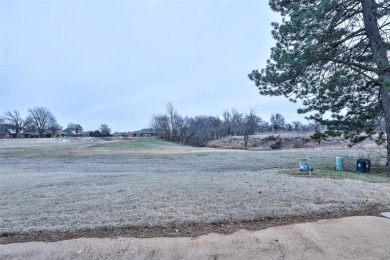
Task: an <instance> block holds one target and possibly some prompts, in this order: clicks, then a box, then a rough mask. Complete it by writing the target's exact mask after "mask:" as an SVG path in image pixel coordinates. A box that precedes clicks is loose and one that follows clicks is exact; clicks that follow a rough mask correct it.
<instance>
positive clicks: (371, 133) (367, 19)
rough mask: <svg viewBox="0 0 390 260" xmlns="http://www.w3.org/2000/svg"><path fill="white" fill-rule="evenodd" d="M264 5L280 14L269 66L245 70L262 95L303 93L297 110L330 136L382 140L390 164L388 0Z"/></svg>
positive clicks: (295, 0) (273, 0) (276, 0)
mask: <svg viewBox="0 0 390 260" xmlns="http://www.w3.org/2000/svg"><path fill="white" fill-rule="evenodd" d="M269 4H270V7H271V8H272V10H274V11H275V12H278V13H280V14H281V15H282V16H283V20H282V22H281V23H280V24H279V23H273V24H272V25H273V27H274V30H273V31H272V35H273V37H274V38H275V39H276V41H277V43H276V46H275V47H274V48H272V49H271V58H270V59H269V60H268V61H267V66H266V68H265V69H262V70H261V71H258V70H254V71H253V72H252V73H251V74H249V78H250V79H251V80H253V81H254V82H255V84H256V86H257V87H258V88H259V91H260V94H261V95H271V96H272V95H273V96H280V95H283V96H285V97H287V98H288V99H289V100H291V101H293V102H296V101H297V100H302V103H303V106H304V107H303V108H301V109H299V110H298V112H299V113H309V116H308V118H309V119H313V120H315V121H317V122H320V123H321V124H325V125H327V126H328V132H327V134H328V135H344V137H346V138H348V139H349V140H351V141H352V142H355V143H356V142H360V141H362V140H364V139H366V138H376V140H377V141H378V143H385V142H386V141H387V165H388V166H390V66H389V57H390V18H389V17H390V0H290V1H286V0H270V2H269ZM329 115H330V116H329ZM329 118H330V119H329ZM381 120H382V121H383V120H384V121H385V127H381V124H380V122H381ZM384 133H387V137H386V138H384V136H385V135H384ZM378 137H379V138H378Z"/></svg>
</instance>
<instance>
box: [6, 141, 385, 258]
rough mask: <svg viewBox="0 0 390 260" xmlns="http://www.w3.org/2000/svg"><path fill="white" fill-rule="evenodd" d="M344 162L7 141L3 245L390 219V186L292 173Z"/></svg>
mask: <svg viewBox="0 0 390 260" xmlns="http://www.w3.org/2000/svg"><path fill="white" fill-rule="evenodd" d="M340 155H348V156H352V157H353V156H357V152H356V151H354V150H351V149H346V150H342V149H336V150H331V149H328V150H326V151H322V150H319V149H316V150H308V149H301V150H300V149H291V150H285V151H242V150H222V149H210V148H193V147H185V146H180V145H175V144H171V143H166V142H162V141H159V140H155V139H146V141H145V140H143V141H140V140H139V139H135V140H114V141H103V140H99V139H93V138H83V139H58V140H57V139H26V140H0V180H1V182H0V183H1V185H0V194H1V196H0V244H8V243H14V242H26V241H60V240H64V239H70V238H79V237H95V238H97V237H111V238H112V237H160V236H168V237H183V236H185V237H196V236H199V235H202V234H208V233H210V232H219V233H223V234H231V233H232V232H236V231H237V230H239V229H242V228H244V229H250V230H258V229H261V228H266V227H270V226H277V225H285V224H291V223H297V222H305V221H313V220H317V219H322V218H333V217H342V216H352V215H374V216H375V215H378V212H380V211H388V210H389V209H390V182H387V179H384V180H386V181H385V182H379V183H370V182H365V181H359V180H350V179H340V180H332V179H326V178H313V177H306V176H304V177H294V176H291V175H288V174H286V172H291V170H293V169H297V163H298V159H299V158H301V157H306V156H310V158H311V159H312V161H313V162H314V163H315V164H316V165H317V167H319V168H326V167H331V166H330V165H333V164H334V158H335V157H336V156H340ZM314 175H315V173H314ZM314 177H315V176H314ZM107 239H108V238H107ZM129 239H130V238H129ZM71 241H73V240H71ZM96 241H102V240H96ZM113 241H116V240H113ZM131 241H133V240H131ZM69 243H73V242H69ZM98 243H100V242H98ZM104 243H105V242H104ZM178 243H179V244H180V243H181V242H178ZM25 245H26V246H27V248H29V244H25ZM33 245H37V244H35V243H34V244H33ZM44 245H47V244H44ZM50 245H53V246H54V247H55V245H57V244H50ZM64 245H65V246H66V247H67V246H68V244H66V243H65V244H64ZM86 246H87V244H86ZM1 247H2V248H8V247H7V246H6V245H4V246H1ZM87 247H88V246H87ZM114 247H115V246H114ZM10 248H12V247H10ZM16 248H17V247H16ZM17 251H18V252H19V249H17ZM22 251H23V250H22ZM8 256H9V255H8ZM8 256H7V255H2V257H3V258H7V257H8ZM39 256H40V255H39V254H38V255H37V256H36V257H35V256H34V254H31V257H32V258H40V257H39ZM76 256H77V255H76ZM142 256H143V255H142V254H141V255H140V258H143V257H142ZM162 256H165V255H162ZM14 257H15V258H24V257H23V255H20V256H19V257H18V255H14ZM58 258H74V257H73V256H69V255H64V256H63V257H60V256H59V257H58ZM80 258H84V257H82V256H80ZM87 258H88V257H87ZM91 258H95V257H93V256H92V255H91ZM144 258H148V257H144ZM157 258H159V257H157Z"/></svg>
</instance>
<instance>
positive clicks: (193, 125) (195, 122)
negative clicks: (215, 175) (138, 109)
mask: <svg viewBox="0 0 390 260" xmlns="http://www.w3.org/2000/svg"><path fill="white" fill-rule="evenodd" d="M150 126H151V127H152V128H153V129H154V130H155V131H156V132H157V134H158V136H159V137H160V138H163V139H166V140H168V141H173V142H177V143H183V144H186V145H195V146H204V145H206V144H207V143H208V142H209V141H211V140H215V139H221V138H223V137H226V136H243V137H244V145H245V149H247V146H248V140H249V137H250V136H251V135H253V134H254V133H265V132H274V133H277V132H280V131H319V130H320V127H321V126H318V125H316V124H314V123H310V122H309V123H308V124H302V123H301V122H299V121H294V122H292V123H291V124H286V123H285V119H284V117H283V115H281V114H278V113H276V114H272V115H271V118H270V122H267V121H265V120H263V119H262V118H260V117H258V116H257V115H256V113H255V110H253V109H251V110H250V111H249V112H248V113H246V114H245V113H240V112H238V111H237V110H236V109H231V110H230V111H229V110H225V111H224V112H223V114H222V117H218V116H206V115H199V116H194V117H188V116H185V117H183V116H181V115H180V114H179V113H178V112H177V110H176V109H175V108H174V106H173V104H172V103H168V104H167V105H166V109H165V114H158V115H154V116H153V117H152V120H151V124H150Z"/></svg>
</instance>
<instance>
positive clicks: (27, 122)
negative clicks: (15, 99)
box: [1, 106, 60, 137]
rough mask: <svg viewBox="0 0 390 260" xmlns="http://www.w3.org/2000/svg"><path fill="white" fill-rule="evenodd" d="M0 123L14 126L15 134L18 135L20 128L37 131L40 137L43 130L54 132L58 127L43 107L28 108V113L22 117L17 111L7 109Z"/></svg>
mask: <svg viewBox="0 0 390 260" xmlns="http://www.w3.org/2000/svg"><path fill="white" fill-rule="evenodd" d="M1 121H2V123H6V124H10V125H13V126H14V129H15V133H16V136H19V134H20V132H21V131H22V130H26V131H37V132H38V134H39V136H40V137H43V136H44V134H45V132H52V133H55V132H56V131H57V130H58V128H59V127H60V126H59V125H58V123H57V119H56V118H55V116H54V115H53V114H52V113H51V112H50V110H49V109H47V108H44V107H38V106H37V107H34V108H31V109H29V110H28V115H27V117H26V118H25V119H24V118H23V117H22V116H21V115H20V113H19V111H17V110H14V111H7V112H5V113H4V115H3V116H2V117H1Z"/></svg>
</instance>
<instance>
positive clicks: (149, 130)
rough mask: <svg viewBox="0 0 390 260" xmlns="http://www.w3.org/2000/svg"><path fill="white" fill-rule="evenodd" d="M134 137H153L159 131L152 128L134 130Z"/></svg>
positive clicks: (132, 134)
mask: <svg viewBox="0 0 390 260" xmlns="http://www.w3.org/2000/svg"><path fill="white" fill-rule="evenodd" d="M131 136H132V137H153V136H157V131H156V130H154V129H152V128H145V129H142V130H139V131H134V132H132V133H131Z"/></svg>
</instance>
